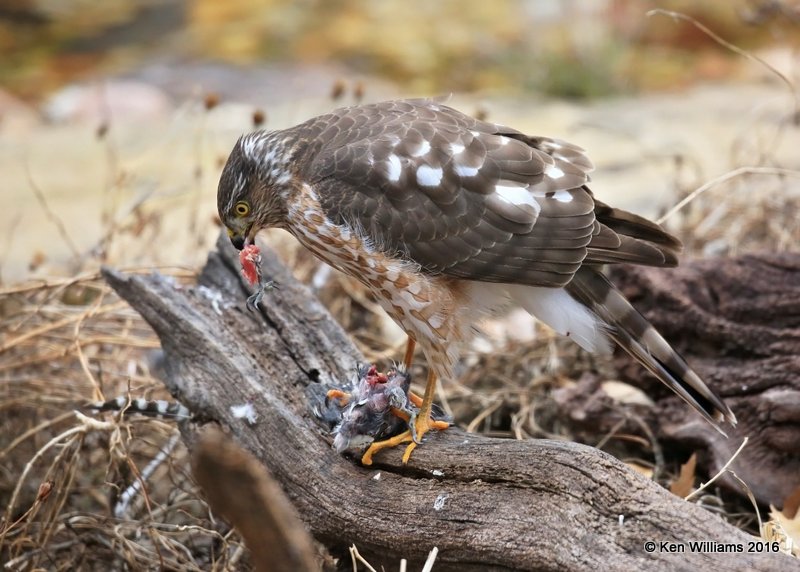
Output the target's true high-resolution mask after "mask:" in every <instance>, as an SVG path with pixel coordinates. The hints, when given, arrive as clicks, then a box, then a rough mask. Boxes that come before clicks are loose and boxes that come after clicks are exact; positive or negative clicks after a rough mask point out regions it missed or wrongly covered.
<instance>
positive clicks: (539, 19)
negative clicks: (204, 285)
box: [0, 0, 800, 282]
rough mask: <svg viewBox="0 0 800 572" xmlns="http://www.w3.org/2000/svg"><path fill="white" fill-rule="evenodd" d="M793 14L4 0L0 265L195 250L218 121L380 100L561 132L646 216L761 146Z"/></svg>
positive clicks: (710, 7)
mask: <svg viewBox="0 0 800 572" xmlns="http://www.w3.org/2000/svg"><path fill="white" fill-rule="evenodd" d="M655 9H661V10H669V11H677V12H680V13H681V14H682V16H680V17H678V16H671V15H668V14H666V13H664V12H663V11H662V12H659V13H651V14H649V15H648V12H649V11H651V10H655ZM689 18H692V19H695V22H692V21H690V20H689ZM703 26H706V27H708V28H709V29H710V30H712V31H713V34H717V35H718V36H719V37H720V38H724V40H726V41H727V42H731V43H732V44H735V46H737V47H738V49H742V50H748V54H752V55H751V56H750V57H745V56H743V55H741V54H739V53H736V51H735V50H732V49H729V47H726V46H725V45H723V44H722V43H721V42H720V41H716V40H715V39H714V38H713V37H711V35H710V34H709V33H707V32H706V31H704V30H703V29H702V27H703ZM799 30H800V3H798V2H797V1H796V0H785V1H777V0H735V1H729V0H717V1H707V2H702V3H701V2H694V1H691V0H664V1H657V0H650V1H642V0H595V1H593V2H580V1H577V0H562V1H559V0H497V1H494V2H463V1H455V0H453V1H449V0H443V1H440V2H409V1H399V0H398V1H395V0H384V1H381V2H369V1H366V0H297V1H294V2H291V1H288V0H263V1H257V0H229V1H226V2H219V1H216V0H107V1H104V2H100V3H98V2H94V1H90V0H58V1H55V0H3V1H2V2H0V53H2V54H3V57H2V58H1V59H0V172H2V173H3V183H2V189H0V260H1V261H2V265H1V266H0V280H3V281H5V282H9V281H12V282H13V281H17V280H22V279H25V278H28V277H35V276H38V275H48V274H61V273H72V272H75V271H77V270H80V269H85V268H86V267H87V265H88V266H92V265H93V264H96V262H98V261H99V262H102V261H108V260H114V261H115V262H116V263H119V264H172V265H188V266H192V265H196V264H197V263H199V262H201V261H202V260H203V259H204V255H205V249H206V247H207V246H208V245H209V244H210V241H211V240H212V239H213V237H214V236H215V235H216V232H217V229H216V227H215V224H214V222H215V221H214V211H215V205H214V195H215V191H216V183H217V177H218V174H219V171H220V169H221V165H222V163H223V162H224V160H225V158H226V155H227V152H228V151H229V149H230V148H231V146H232V144H233V142H234V141H235V139H236V137H238V136H239V135H240V134H241V133H242V132H245V131H249V130H251V129H253V128H255V127H266V128H279V127H285V126H288V125H291V124H294V123H297V122H300V121H302V120H304V119H306V118H308V117H310V116H312V115H315V114H317V113H321V112H325V111H327V110H329V109H331V108H333V107H335V106H339V105H346V104H352V103H354V102H358V101H374V100H379V99H384V98H395V97H405V96H448V95H450V96H452V97H451V100H450V101H451V104H452V105H454V106H456V107H459V108H461V109H462V110H463V111H465V112H468V113H475V114H479V115H482V116H488V117H489V118H490V119H491V120H493V121H497V122H502V123H507V124H510V125H512V126H514V127H516V128H518V129H522V130H527V131H529V132H531V133H533V134H542V135H550V136H556V137H561V138H566V139H569V140H571V141H573V142H575V143H577V144H579V145H581V146H583V147H585V148H587V150H588V151H589V153H590V156H591V157H593V159H594V160H595V162H596V163H597V165H598V173H597V174H596V176H595V181H596V188H597V189H598V191H599V193H600V195H601V196H605V197H606V198H607V200H610V201H613V200H616V201H617V202H618V203H619V202H621V203H622V206H626V207H628V208H632V209H633V210H638V211H640V212H643V213H644V214H648V215H654V214H657V209H658V208H661V207H666V206H668V205H670V204H672V203H674V202H675V201H676V200H677V196H676V193H679V192H680V191H681V189H684V190H687V191H688V190H689V189H690V188H691V187H692V186H693V185H694V186H698V185H699V184H702V182H704V181H705V180H706V179H707V178H710V177H713V176H715V175H719V174H720V173H724V172H725V170H726V169H729V168H732V167H735V166H738V165H741V164H754V163H757V162H758V161H759V160H762V159H763V156H764V149H763V148H762V149H754V148H753V141H752V137H760V139H759V140H758V144H759V145H761V144H764V145H772V146H771V147H770V148H769V154H770V160H771V161H773V162H778V161H780V160H781V159H782V153H783V150H785V149H789V148H790V147H789V146H784V147H781V148H776V146H775V145H774V144H773V143H774V141H773V142H764V141H763V140H764V139H765V138H770V137H773V136H775V134H776V132H777V131H781V132H783V131H785V129H784V128H785V126H786V125H788V124H791V121H788V120H790V119H791V115H792V113H794V112H795V108H794V106H795V94H794V93H793V91H792V89H791V88H790V87H787V85H786V83H785V80H793V78H795V77H796V75H797V62H798V58H797V48H798V44H800V32H799ZM754 57H758V58H763V60H764V61H765V62H768V64H767V63H759V62H757V61H755V60H754V59H753V58H754ZM769 65H771V66H774V67H775V68H777V69H778V70H780V72H781V73H783V74H785V78H783V79H781V78H780V77H779V76H778V75H777V73H776V72H775V71H774V70H771V69H769V67H768V66H769ZM765 116H769V117H770V118H771V122H770V123H769V124H764V123H762V121H761V120H762V119H763V118H764V117H765ZM787 118H788V119H787ZM787 121H788V122H787ZM745 134H746V136H744V135H745ZM784 135H785V134H784ZM791 136H793V137H795V138H796V134H794V133H792V134H791ZM795 141H796V139H795ZM734 142H735V144H734ZM781 145H788V144H787V143H786V139H785V137H784V138H783V139H782V140H781ZM759 154H760V155H759ZM795 166H796V165H795Z"/></svg>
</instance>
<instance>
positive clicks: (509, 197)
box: [494, 185, 541, 215]
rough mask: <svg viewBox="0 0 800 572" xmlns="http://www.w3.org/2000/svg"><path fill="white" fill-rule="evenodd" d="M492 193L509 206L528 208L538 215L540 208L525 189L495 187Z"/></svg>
mask: <svg viewBox="0 0 800 572" xmlns="http://www.w3.org/2000/svg"><path fill="white" fill-rule="evenodd" d="M494 192H495V193H496V194H497V196H498V197H500V199H502V200H503V201H505V202H507V203H508V204H510V205H514V206H517V207H523V206H529V207H530V208H532V209H533V210H534V212H536V213H537V215H538V213H539V211H540V210H541V207H540V206H539V203H537V202H536V199H534V198H533V195H532V194H531V193H530V191H529V190H528V188H527V187H507V186H505V185H495V187H494Z"/></svg>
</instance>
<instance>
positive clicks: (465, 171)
mask: <svg viewBox="0 0 800 572" xmlns="http://www.w3.org/2000/svg"><path fill="white" fill-rule="evenodd" d="M453 170H454V171H455V172H456V175H458V176H459V177H474V176H475V175H477V174H478V167H468V166H466V165H458V164H457V165H455V166H454V167H453Z"/></svg>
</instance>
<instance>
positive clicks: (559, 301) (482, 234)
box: [217, 100, 736, 464]
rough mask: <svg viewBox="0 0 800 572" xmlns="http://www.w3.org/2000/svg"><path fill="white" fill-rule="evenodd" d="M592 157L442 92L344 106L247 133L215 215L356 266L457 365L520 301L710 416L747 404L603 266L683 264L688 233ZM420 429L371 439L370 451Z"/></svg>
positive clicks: (730, 418)
mask: <svg viewBox="0 0 800 572" xmlns="http://www.w3.org/2000/svg"><path fill="white" fill-rule="evenodd" d="M591 170H592V163H591V161H589V159H588V158H587V156H586V154H585V153H584V151H583V150H582V149H581V148H579V147H577V146H575V145H572V144H570V143H567V142H565V141H560V140H558V139H550V138H547V137H533V136H529V135H525V134H523V133H521V132H519V131H516V130H514V129H511V128H509V127H504V126H502V125H497V124H494V123H488V122H486V121H480V120H477V119H474V118H472V117H469V116H467V115H464V114H463V113H460V112H459V111H456V110H455V109H452V108H450V107H447V106H445V105H442V104H441V103H437V102H435V101H431V100H403V101H386V102H383V103H376V104H370V105H360V106H354V107H347V108H343V109H339V110H336V111H333V112H331V113H328V114H326V115H322V116H319V117H315V118H313V119H310V120H308V121H306V122H305V123H301V124H300V125H297V126H295V127H292V128H289V129H285V130H280V131H271V132H268V131H257V132H254V133H251V134H248V135H244V136H243V137H241V138H240V139H239V141H238V142H237V143H236V146H235V147H234V149H233V151H232V152H231V155H230V157H229V158H228V162H227V164H226V165H225V168H224V170H223V172H222V176H221V179H220V183H219V191H218V196H217V201H218V203H217V204H218V208H219V215H220V218H221V220H222V222H223V223H224V224H225V226H226V227H227V228H228V231H229V234H230V237H231V241H232V242H233V244H234V245H235V246H236V247H237V248H239V249H240V250H241V249H242V248H243V247H244V246H246V245H249V244H251V243H252V241H253V240H254V237H255V235H256V233H257V232H258V231H259V230H261V229H263V228H265V227H278V228H283V229H285V230H287V231H289V232H290V233H291V234H293V235H294V236H295V237H296V238H297V240H299V241H300V243H301V244H302V245H303V246H305V247H306V248H307V249H309V250H310V251H311V252H313V253H314V254H315V255H316V256H318V257H319V258H320V259H322V260H323V261H325V262H327V263H328V264H330V265H331V266H333V267H335V268H337V269H339V270H341V271H342V272H344V273H346V274H349V275H350V276H353V277H355V278H357V279H358V280H359V281H361V282H362V283H363V284H364V285H365V286H366V287H367V288H369V289H370V290H371V291H372V293H373V294H374V295H375V297H376V298H377V300H378V302H379V303H380V305H381V307H382V308H383V309H384V310H385V311H386V312H387V313H388V314H389V315H390V316H391V317H392V318H393V319H394V320H395V321H396V322H397V323H398V324H399V325H400V327H401V328H403V330H404V331H405V332H406V333H407V334H408V337H409V346H408V348H407V351H406V362H408V361H410V360H411V355H412V352H413V349H414V344H418V345H419V347H420V348H421V349H422V351H423V353H424V354H425V357H426V358H427V360H428V365H429V371H430V374H429V377H428V381H427V386H426V389H425V394H424V397H423V400H422V405H421V407H420V411H419V414H418V415H417V418H416V421H415V424H416V436H417V437H418V438H421V437H422V435H424V434H425V433H426V432H427V431H428V430H430V429H432V428H439V427H438V426H434V423H433V421H431V419H430V410H431V404H432V402H433V398H434V388H435V380H436V378H437V377H439V378H449V377H451V376H452V375H453V368H454V365H455V364H456V361H457V359H458V355H459V348H460V347H461V346H462V345H463V344H464V343H465V342H466V341H468V340H469V339H470V337H471V336H472V335H473V333H474V326H475V323H476V322H477V321H478V320H480V318H481V317H483V316H486V315H488V314H491V313H492V312H493V311H495V310H497V309H498V308H503V307H505V306H507V305H508V302H509V301H511V302H513V303H516V304H518V305H520V306H522V307H523V308H525V309H526V310H527V311H528V312H530V313H531V314H533V315H534V316H536V317H537V318H538V319H539V320H541V321H542V322H544V323H546V324H547V325H549V326H550V327H551V328H552V329H554V330H555V331H556V332H558V333H560V334H562V335H565V336H569V337H571V338H572V339H573V340H574V341H575V342H576V343H577V344H578V345H580V346H581V347H583V348H584V349H586V350H588V351H590V352H596V353H598V352H599V353H608V352H610V351H611V347H612V344H611V342H612V341H613V342H616V343H617V344H618V345H620V346H621V347H622V348H623V349H624V350H626V351H627V352H628V353H630V354H631V355H632V356H633V357H634V358H636V359H637V360H638V361H640V362H641V363H642V365H644V367H646V368H647V369H648V370H649V371H650V372H651V373H653V375H655V376H656V377H657V378H658V379H660V380H661V381H662V382H664V383H665V384H666V385H667V386H669V387H670V388H671V389H672V390H673V391H675V392H676V393H677V394H678V395H680V396H681V397H682V398H683V399H684V400H686V402H688V403H689V404H690V405H691V406H693V407H694V408H695V409H697V410H698V411H699V412H700V413H701V414H702V415H703V416H704V417H705V418H706V419H707V420H709V421H710V422H711V423H712V424H714V426H715V427H717V428H718V429H719V428H720V426H719V423H720V422H721V421H722V420H725V421H727V422H729V423H730V424H735V422H736V419H735V417H734V415H733V413H732V412H731V410H730V409H729V408H728V407H727V406H726V405H725V404H724V403H723V402H722V400H721V399H720V398H719V397H718V396H717V395H716V394H715V393H714V392H713V391H712V390H711V389H709V387H708V386H707V385H706V384H705V383H704V382H703V381H702V380H701V379H700V378H699V377H698V376H697V374H696V373H695V372H694V371H692V369H691V368H690V367H689V366H688V365H687V363H686V362H685V361H684V360H683V358H681V357H680V356H679V355H678V354H677V353H676V352H675V351H674V350H673V349H672V348H671V347H670V345H669V344H668V343H667V342H666V341H665V340H664V338H663V337H661V335H660V334H659V333H658V332H657V331H656V330H655V329H654V328H653V326H652V325H650V324H649V323H648V322H647V320H646V319H645V318H644V317H643V316H642V315H641V314H640V313H639V312H637V311H636V310H635V309H634V308H633V307H632V306H631V305H630V303H629V302H628V301H627V300H626V299H625V298H624V297H623V295H622V294H621V293H620V292H619V291H618V290H617V289H616V288H614V286H613V285H612V284H611V283H610V282H609V281H608V280H607V279H606V278H605V276H604V275H603V274H602V273H601V269H602V266H603V265H604V264H609V263H611V264H613V263H620V262H627V263H633V264H644V265H650V266H675V265H676V264H677V254H678V252H679V251H680V249H681V243H680V242H679V241H678V239H676V238H675V237H673V236H671V235H670V234H668V233H667V232H665V231H664V230H663V229H662V228H661V227H660V226H658V225H656V224H655V223H652V222H650V221H648V220H646V219H644V218H642V217H640V216H637V215H635V214H632V213H629V212H626V211H623V210H620V209H615V208H613V207H610V206H607V205H606V204H604V203H602V202H600V201H599V200H597V199H596V198H595V197H594V195H593V194H592V192H591V190H589V188H588V187H587V183H588V181H589V176H588V173H589V172H590V171H591ZM401 442H408V443H409V445H408V447H407V449H406V451H405V454H404V455H403V460H404V462H405V461H407V460H408V458H409V456H410V454H411V451H412V450H413V448H414V447H415V445H416V442H417V440H416V439H415V438H412V432H411V431H406V432H404V433H403V434H401V435H399V436H396V437H394V438H391V439H388V440H386V441H379V442H376V443H373V444H372V445H371V446H370V448H369V449H368V450H367V452H366V453H365V455H364V457H363V459H362V461H363V462H364V463H365V464H369V463H370V462H371V459H372V455H373V454H374V453H375V452H377V451H379V450H381V449H382V448H385V447H387V446H394V445H396V444H399V443H401Z"/></svg>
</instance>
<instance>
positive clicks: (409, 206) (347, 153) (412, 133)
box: [301, 100, 680, 287]
mask: <svg viewBox="0 0 800 572" xmlns="http://www.w3.org/2000/svg"><path fill="white" fill-rule="evenodd" d="M301 127H303V126H301ZM305 129H306V130H308V131H309V133H313V141H314V142H313V144H310V145H309V147H308V149H307V151H308V154H307V155H306V156H305V159H306V161H307V162H305V165H304V166H303V171H304V175H305V177H304V178H305V179H306V180H307V181H308V182H309V184H310V185H311V186H312V188H313V189H314V190H315V192H316V194H317V196H318V198H319V200H320V202H321V204H322V206H323V208H324V209H325V211H326V213H327V215H328V216H329V218H331V219H332V220H333V221H334V222H336V223H338V224H347V225H349V226H351V227H359V228H361V229H363V231H364V232H365V234H366V235H367V236H369V237H370V238H371V239H372V241H373V243H374V244H375V245H376V246H377V247H379V248H381V249H382V250H386V251H392V252H398V253H401V254H402V255H403V256H404V257H405V258H408V259H410V260H413V261H414V262H416V263H418V264H419V265H420V266H421V267H422V268H423V269H424V270H426V271H428V272H433V273H443V274H446V275H451V276H455V277H459V278H466V279H473V280H482V281H491V282H504V283H520V284H528V285H535V286H556V287H557V286H563V285H565V284H567V283H568V282H569V281H570V280H571V279H572V277H573V275H574V273H575V272H576V271H577V270H578V268H580V266H581V265H582V264H583V263H593V264H597V263H606V262H623V261H628V262H636V263H639V264H652V265H669V264H674V262H675V257H674V253H675V251H676V250H677V249H678V248H679V246H680V244H679V243H678V242H677V240H675V239H674V238H672V237H671V236H669V235H667V234H666V233H664V232H663V231H662V230H661V229H660V227H658V226H657V225H655V224H653V223H650V222H649V221H646V220H645V219H642V218H640V217H637V216H635V215H631V214H630V213H625V212H624V211H619V210H617V209H612V208H610V207H607V206H606V205H603V204H602V203H599V202H597V201H596V200H595V199H594V197H593V196H592V193H591V191H589V189H588V188H587V187H586V182H587V181H588V172H589V171H590V170H591V169H592V165H591V162H590V161H589V160H588V159H587V157H586V155H585V154H584V152H583V150H582V149H580V148H578V147H576V146H574V145H571V144H569V143H566V142H563V141H558V140H554V139H547V138H541V137H528V136H526V135H524V134H522V133H520V132H518V131H515V130H513V129H510V128H506V127H503V126H499V125H495V124H491V123H486V122H482V121H478V120H476V119H473V118H471V117H469V116H466V115H464V114H462V113H460V112H458V111H456V110H454V109H451V108H449V107H446V106H444V105H441V104H439V103H436V102H433V101H429V100H416V101H392V102H386V103H381V104H375V105H370V106H359V107H354V108H347V109H343V110H339V111H337V112H334V113H332V114H330V115H327V116H323V117H321V118H318V119H316V120H312V122H310V123H308V124H306V125H305ZM309 140H312V138H311V137H309Z"/></svg>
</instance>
